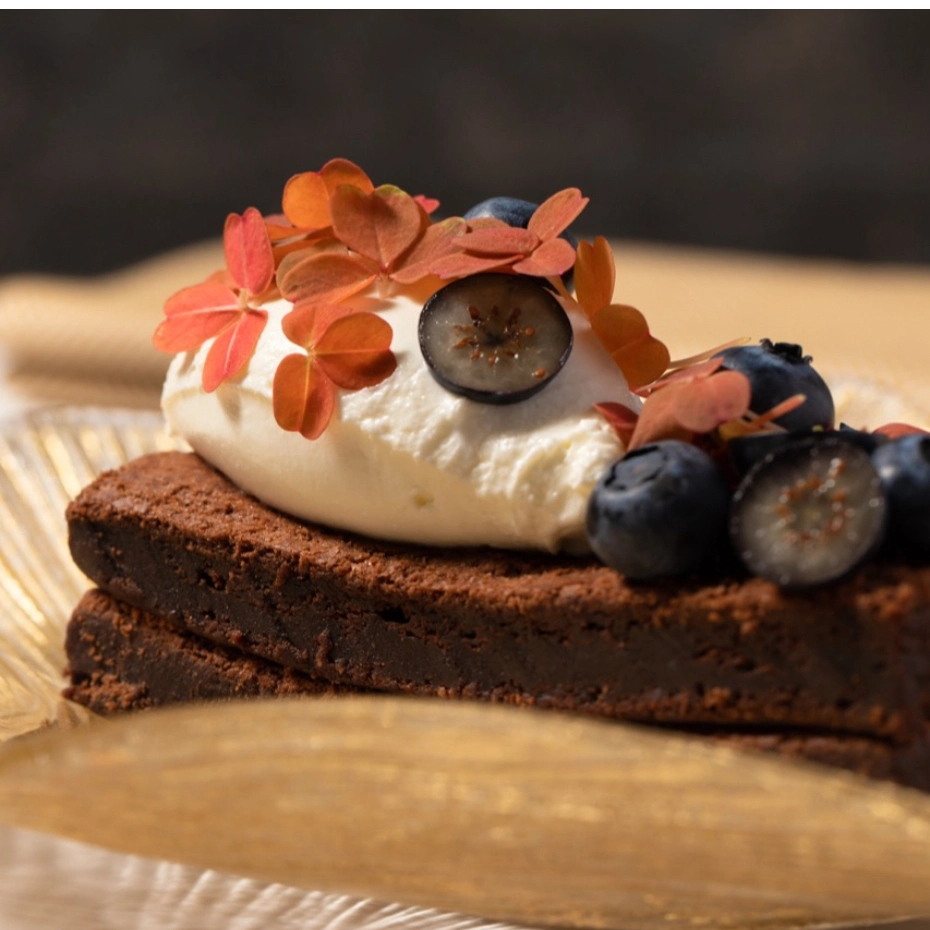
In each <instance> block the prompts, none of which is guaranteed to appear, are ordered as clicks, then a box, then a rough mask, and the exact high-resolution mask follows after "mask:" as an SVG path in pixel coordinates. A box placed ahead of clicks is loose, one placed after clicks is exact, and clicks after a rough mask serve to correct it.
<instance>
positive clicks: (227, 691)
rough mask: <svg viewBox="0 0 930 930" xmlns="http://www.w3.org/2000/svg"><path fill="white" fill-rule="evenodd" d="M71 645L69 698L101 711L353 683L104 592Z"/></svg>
mask: <svg viewBox="0 0 930 930" xmlns="http://www.w3.org/2000/svg"><path fill="white" fill-rule="evenodd" d="M65 652H66V653H67V656H68V663H69V670H68V671H69V674H70V676H71V687H70V688H68V689H67V690H66V692H65V697H68V698H70V699H71V700H74V701H77V702H78V703H79V704H83V705H85V706H86V707H89V708H90V709H91V710H93V711H96V712H97V713H98V714H113V713H118V712H120V711H126V710H141V709H143V708H147V707H156V706H158V705H160V704H179V703H186V702H189V701H208V700H216V699H219V698H237V697H273V696H286V695H295V694H335V693H338V692H339V691H340V690H345V689H342V688H340V687H339V686H338V685H334V684H332V683H330V682H326V681H319V680H314V679H311V678H308V677H307V676H306V675H301V674H299V673H296V672H294V671H292V670H290V669H285V668H281V667H279V666H274V665H271V664H270V663H268V662H264V661H262V660H261V659H255V658H252V657H250V656H246V655H243V654H242V653H238V652H236V651H235V650H232V649H227V648H225V647H223V646H219V645H217V644H216V643H209V642H207V641H205V640H202V639H199V638H198V637H196V636H194V635H193V634H191V633H190V632H188V631H186V630H184V629H183V628H179V627H177V626H176V625H175V624H172V623H170V622H168V621H165V620H160V619H158V618H157V617H153V616H151V615H144V614H143V613H142V611H140V610H137V609H136V608H134V607H129V606H128V605H126V604H120V603H119V602H118V601H115V600H114V599H113V598H111V597H110V596H109V595H107V594H105V593H104V592H103V591H88V592H87V594H85V595H84V597H83V598H81V601H80V602H79V603H78V605H77V607H76V608H75V610H74V613H73V615H72V617H71V622H70V623H69V624H68V633H67V636H66V639H65Z"/></svg>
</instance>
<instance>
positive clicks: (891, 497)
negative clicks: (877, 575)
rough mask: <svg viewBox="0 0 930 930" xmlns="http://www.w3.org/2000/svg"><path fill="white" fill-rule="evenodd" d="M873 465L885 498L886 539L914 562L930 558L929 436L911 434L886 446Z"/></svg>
mask: <svg viewBox="0 0 930 930" xmlns="http://www.w3.org/2000/svg"><path fill="white" fill-rule="evenodd" d="M872 464H874V465H875V467H876V468H877V469H878V476H879V478H880V479H881V482H882V487H884V489H885V494H886V495H887V496H888V505H889V510H890V514H889V520H888V523H889V526H888V530H889V533H888V535H889V540H890V541H893V542H896V543H898V545H899V546H900V547H901V548H902V549H903V550H904V552H905V554H907V555H910V556H913V557H914V558H916V559H919V560H925V559H927V558H930V436H926V435H923V434H920V433H914V434H911V435H909V436H902V437H901V438H900V439H896V440H895V441H894V442H888V443H885V444H884V445H883V446H881V447H879V448H878V449H876V450H875V453H874V455H873V456H872Z"/></svg>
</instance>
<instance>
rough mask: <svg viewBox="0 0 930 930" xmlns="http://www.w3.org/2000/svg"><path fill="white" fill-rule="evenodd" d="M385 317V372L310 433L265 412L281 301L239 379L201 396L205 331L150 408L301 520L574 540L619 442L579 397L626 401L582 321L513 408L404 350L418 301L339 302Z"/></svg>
mask: <svg viewBox="0 0 930 930" xmlns="http://www.w3.org/2000/svg"><path fill="white" fill-rule="evenodd" d="M347 303H348V304H349V305H350V306H352V307H353V308H355V309H364V310H370V311H373V312H375V313H377V314H378V315H380V316H381V317H383V318H384V319H385V320H386V321H387V322H388V323H390V325H391V327H392V329H393V332H394V337H393V342H392V345H391V348H392V350H393V352H394V354H395V356H396V359H397V370H396V371H395V372H394V374H392V375H391V376H390V377H389V378H387V379H386V380H385V381H382V382H381V383H380V384H378V385H376V386H374V387H370V388H364V389H362V390H360V391H354V392H346V391H338V392H337V410H336V416H335V418H334V419H333V421H332V422H330V424H329V426H328V427H327V429H326V431H325V433H324V434H323V435H322V436H321V437H320V438H319V439H316V440H313V441H310V440H307V439H304V438H303V437H302V436H301V435H300V434H298V433H291V432H286V431H284V430H282V429H281V428H280V427H279V426H278V425H277V423H276V422H275V418H274V412H273V407H272V385H273V381H274V374H275V370H276V369H277V367H278V364H279V363H280V361H281V359H282V358H284V357H285V356H286V355H289V354H291V353H294V352H299V351H302V350H300V349H299V347H298V346H296V345H294V344H293V343H291V342H289V341H288V340H287V338H286V337H285V336H284V334H283V332H282V330H281V319H282V317H283V316H284V314H286V313H287V312H288V311H289V310H290V309H291V307H292V305H291V304H290V303H289V302H288V301H284V300H281V301H277V302H275V303H270V304H267V305H266V306H265V307H264V308H263V309H266V310H267V311H268V324H267V326H266V327H265V330H264V332H263V333H262V336H261V339H260V341H259V343H258V347H257V349H256V351H255V354H254V355H253V357H252V358H251V359H250V361H249V363H248V366H247V368H246V369H245V370H244V371H243V372H242V373H240V375H239V376H238V377H237V378H235V379H233V380H232V381H229V382H227V383H224V384H222V385H221V386H220V387H219V388H218V389H217V390H216V391H215V392H213V393H211V394H207V393H206V392H204V390H203V388H202V387H201V376H202V371H203V363H204V358H205V356H206V353H207V350H208V349H209V347H210V342H207V343H206V344H205V345H203V346H202V347H201V348H200V349H199V350H198V351H196V352H190V353H184V354H181V355H178V356H176V357H175V359H174V361H173V362H172V364H171V367H170V370H169V372H168V377H167V380H166V382H165V387H164V392H163V396H162V407H163V409H164V413H165V416H166V418H167V422H168V425H169V428H170V429H171V431H172V432H173V433H175V434H177V435H180V436H183V437H184V438H185V439H186V440H187V441H188V443H189V444H190V445H191V446H192V448H193V449H194V450H195V451H196V452H198V453H199V454H200V455H201V456H202V457H203V458H205V459H206V460H207V461H208V462H210V463H211V464H212V465H214V466H215V467H216V468H218V469H219V470H220V471H222V472H224V473H225V474H226V475H227V476H228V477H229V478H231V479H232V480H233V481H234V482H235V483H236V484H237V485H239V487H241V488H243V489H244V490H245V491H248V492H249V493H251V494H253V495H255V497H257V498H259V499H260V500H262V501H264V502H265V503H267V504H270V505H271V506H272V507H275V508H277V509H279V510H282V511H284V512H286V513H289V514H292V515H293V516H296V517H300V518H302V519H306V520H310V521H313V522H316V523H321V524H324V525H327V526H331V527H336V528H339V529H344V530H350V531H353V532H357V533H361V534H364V535H366V536H372V537H376V538H381V539H391V540H397V541H403V542H411V543H422V544H426V545H442V546H453V545H455V546H459V545H461V546H466V545H488V546H498V547H506V548H537V549H543V550H549V551H556V550H559V549H565V550H569V551H585V550H586V549H587V543H586V540H585V533H584V520H585V510H586V507H587V500H588V496H589V494H590V492H591V489H592V487H593V486H594V483H595V482H596V481H597V479H598V477H600V475H601V473H602V472H603V471H604V469H605V468H607V466H608V465H610V464H611V463H612V462H613V461H614V460H615V459H616V458H617V457H618V456H619V455H620V454H621V452H622V447H621V445H620V442H619V441H618V439H617V437H616V434H615V433H614V431H613V430H612V429H611V428H610V427H609V426H608V424H607V423H606V422H605V420H604V419H603V418H602V417H601V416H600V414H598V413H597V412H596V411H595V410H594V409H593V408H592V405H593V404H595V403H598V402H603V401H614V402H620V403H623V404H626V405H628V406H630V407H632V408H633V409H639V401H638V399H637V398H636V397H635V396H634V395H632V394H631V393H630V391H629V389H628V387H627V385H626V382H625V381H624V378H623V375H622V374H621V372H620V371H619V369H618V368H617V366H616V365H615V364H614V363H613V361H612V360H611V359H610V357H609V356H608V355H607V354H606V352H605V351H604V349H603V348H602V347H601V344H600V342H599V341H598V339H597V337H596V336H595V335H594V333H593V332H592V331H591V329H590V327H589V326H588V324H587V322H586V321H585V320H584V319H582V318H580V317H579V316H578V315H576V314H572V325H573V328H574V347H573V349H572V353H571V355H570V357H569V359H568V361H567V363H566V365H565V367H564V368H563V370H562V371H561V372H559V374H558V375H557V376H556V377H555V378H554V379H553V381H552V382H551V383H550V384H549V385H547V386H546V387H545V388H544V389H543V390H542V391H540V392H539V393H538V394H536V395H535V396H533V397H531V398H530V399H528V400H525V401H522V402H520V403H516V404H511V405H504V406H494V405H489V404H483V403H477V402H475V401H472V400H468V399H466V398H464V397H461V396H458V395H456V394H453V393H450V392H449V391H447V390H446V389H444V388H443V387H441V386H440V385H439V384H438V383H437V382H436V381H435V379H434V378H433V377H432V375H431V374H430V372H429V370H428V368H427V367H426V363H425V362H424V360H423V356H422V354H421V352H420V347H419V341H418V336H417V324H418V320H419V315H420V311H421V309H422V302H420V301H419V300H416V299H412V298H411V297H409V296H399V297H397V298H392V299H390V300H383V301H382V300H375V299H372V298H360V299H356V300H354V301H348V302H347Z"/></svg>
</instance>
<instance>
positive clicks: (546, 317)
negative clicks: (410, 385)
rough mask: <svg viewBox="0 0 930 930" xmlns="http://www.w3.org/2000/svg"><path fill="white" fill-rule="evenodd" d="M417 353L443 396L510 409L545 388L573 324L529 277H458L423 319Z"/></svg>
mask: <svg viewBox="0 0 930 930" xmlns="http://www.w3.org/2000/svg"><path fill="white" fill-rule="evenodd" d="M419 336H420V350H421V351H422V353H423V358H424V359H425V360H426V364H427V367H428V368H429V370H430V372H431V373H432V375H433V377H434V378H435V379H436V380H437V381H438V382H439V383H440V384H441V385H442V386H443V387H444V388H446V389H447V390H449V391H452V392H453V393H455V394H461V395H463V396H464V397H467V398H469V399H470V400H476V401H480V402H481V403H485V404H512V403H515V402H517V401H520V400H525V399H526V398H527V397H531V396H532V395H533V394H535V393H536V392H537V391H540V390H542V389H543V388H544V387H545V386H546V385H547V384H548V383H549V382H550V381H551V380H552V379H553V378H554V377H555V376H556V375H557V374H558V373H559V372H560V371H561V370H562V367H563V366H564V365H565V362H566V361H567V360H568V356H569V354H570V352H571V349H572V338H573V334H572V324H571V322H570V321H569V319H568V315H567V314H566V313H565V311H564V310H563V309H562V307H561V305H560V304H559V302H558V301H557V300H556V299H555V297H554V296H553V295H552V292H551V291H549V290H547V289H546V288H544V287H542V286H540V284H539V283H538V282H537V281H535V280H534V279H533V278H527V277H524V276H522V275H513V274H501V273H496V272H490V273H486V274H476V275H471V276H469V277H467V278H460V279H459V280H458V281H453V282H452V283H451V284H447V285H446V286H445V287H444V288H442V289H441V290H439V291H437V292H436V293H435V294H433V296H432V297H430V299H429V300H428V301H427V302H426V304H425V305H424V307H423V310H422V312H421V313H420V324H419Z"/></svg>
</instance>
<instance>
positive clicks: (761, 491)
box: [730, 438, 887, 587]
mask: <svg viewBox="0 0 930 930" xmlns="http://www.w3.org/2000/svg"><path fill="white" fill-rule="evenodd" d="M886 509H887V506H886V502H885V495H884V493H883V492H882V487H881V481H880V480H879V477H878V473H877V472H876V470H875V468H874V467H873V465H872V461H871V459H870V458H869V455H868V453H867V452H864V451H863V450H862V449H861V448H859V447H858V446H856V445H855V444H853V443H851V442H846V441H844V440H842V439H836V438H828V439H819V440H817V439H813V440H812V439H808V440H803V441H801V442H796V443H791V444H789V445H786V446H783V447H782V448H780V449H777V450H775V451H774V452H772V453H771V454H769V455H767V456H766V457H765V458H764V459H763V460H762V461H761V462H759V463H758V464H757V465H755V467H753V469H752V470H751V471H750V472H749V474H747V475H746V477H745V478H744V479H743V481H742V483H741V484H740V486H739V488H737V491H736V494H735V495H734V497H733V506H732V511H731V517H730V536H731V538H732V540H733V545H734V548H735V549H736V554H737V555H738V556H739V558H740V559H741V560H742V561H743V563H744V564H745V565H746V567H747V568H748V569H749V570H750V571H751V572H752V573H753V574H754V575H760V576H761V577H762V578H768V579H769V580H770V581H774V582H776V583H778V584H780V585H784V586H788V587H804V586H808V585H816V584H822V583H823V582H826V581H833V580H834V579H836V578H839V577H840V576H841V575H844V574H846V572H848V571H849V570H850V569H851V568H852V567H853V566H855V565H857V564H858V563H859V562H860V561H862V559H864V558H865V557H866V556H867V555H868V554H869V553H870V552H872V550H873V549H875V548H876V546H877V545H878V544H879V543H880V542H881V540H882V536H883V534H884V529H885V512H886Z"/></svg>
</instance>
